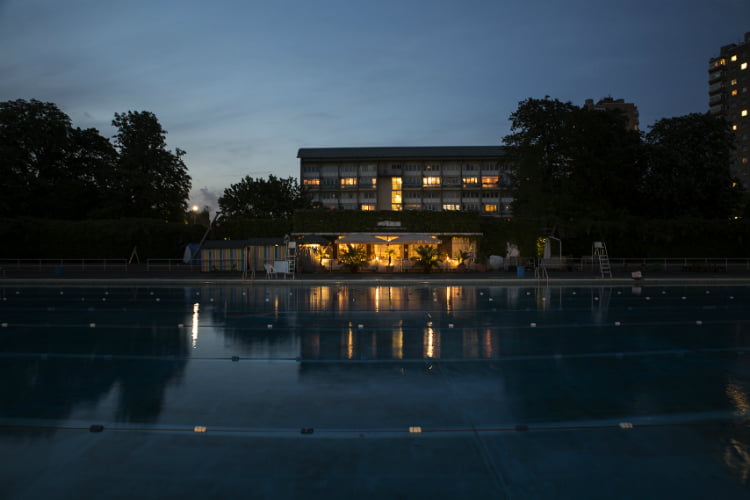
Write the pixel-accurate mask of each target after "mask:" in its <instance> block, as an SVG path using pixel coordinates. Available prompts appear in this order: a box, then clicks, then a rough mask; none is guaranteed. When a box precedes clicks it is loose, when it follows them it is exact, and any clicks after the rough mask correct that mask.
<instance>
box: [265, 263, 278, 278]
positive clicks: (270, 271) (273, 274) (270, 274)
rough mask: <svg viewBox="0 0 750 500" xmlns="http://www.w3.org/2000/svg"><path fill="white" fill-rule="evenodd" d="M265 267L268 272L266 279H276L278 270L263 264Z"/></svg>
mask: <svg viewBox="0 0 750 500" xmlns="http://www.w3.org/2000/svg"><path fill="white" fill-rule="evenodd" d="M263 267H264V268H265V270H266V278H275V277H276V270H275V269H274V268H273V266H272V265H271V264H263Z"/></svg>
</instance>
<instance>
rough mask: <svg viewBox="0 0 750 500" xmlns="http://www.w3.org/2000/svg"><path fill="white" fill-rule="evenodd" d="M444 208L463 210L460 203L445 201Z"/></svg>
mask: <svg viewBox="0 0 750 500" xmlns="http://www.w3.org/2000/svg"><path fill="white" fill-rule="evenodd" d="M443 210H461V206H460V205H459V204H458V203H443Z"/></svg>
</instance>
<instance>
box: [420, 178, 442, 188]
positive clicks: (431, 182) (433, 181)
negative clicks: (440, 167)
mask: <svg viewBox="0 0 750 500" xmlns="http://www.w3.org/2000/svg"><path fill="white" fill-rule="evenodd" d="M422 185H423V186H439V185H440V177H432V176H429V177H422Z"/></svg>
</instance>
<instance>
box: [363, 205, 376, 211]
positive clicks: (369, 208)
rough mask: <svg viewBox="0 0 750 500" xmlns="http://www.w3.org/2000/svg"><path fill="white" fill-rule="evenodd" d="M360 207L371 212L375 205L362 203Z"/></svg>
mask: <svg viewBox="0 0 750 500" xmlns="http://www.w3.org/2000/svg"><path fill="white" fill-rule="evenodd" d="M360 208H361V210H362V211H363V212H372V211H373V210H375V205H370V204H368V205H362V206H361V207H360Z"/></svg>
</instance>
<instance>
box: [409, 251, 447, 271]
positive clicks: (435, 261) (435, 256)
mask: <svg viewBox="0 0 750 500" xmlns="http://www.w3.org/2000/svg"><path fill="white" fill-rule="evenodd" d="M415 251H416V252H417V255H415V256H414V257H412V258H411V260H413V261H414V263H415V264H416V265H418V266H421V267H422V269H423V270H424V272H426V273H429V272H430V271H431V270H432V268H433V267H437V266H438V265H439V264H440V263H441V262H443V259H442V258H441V257H440V253H439V252H438V249H437V247H434V246H430V245H419V246H418V247H417V248H415Z"/></svg>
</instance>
